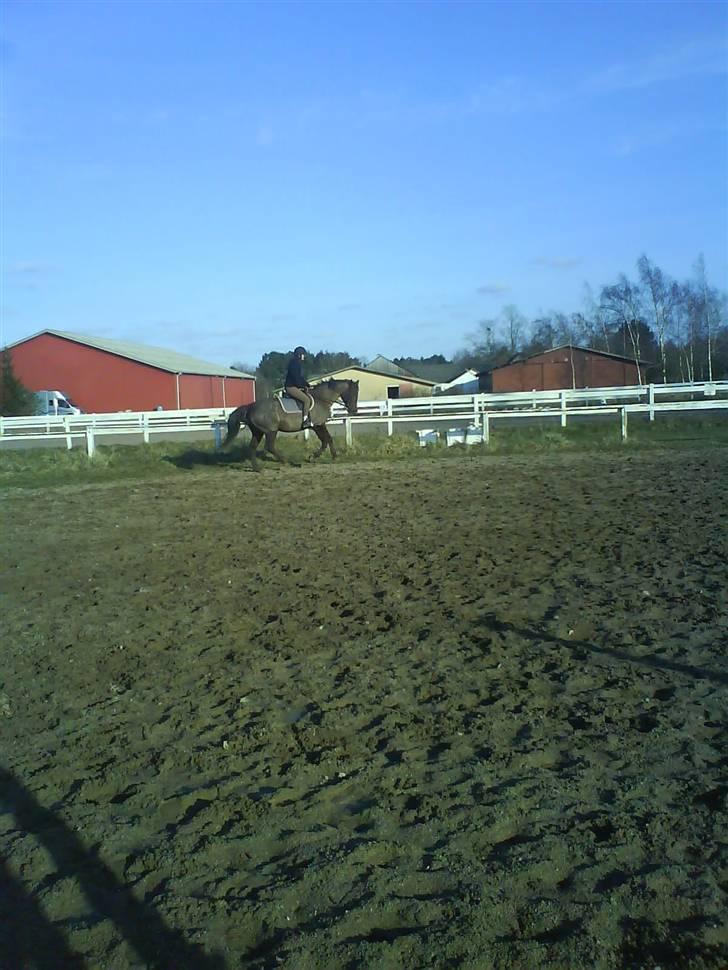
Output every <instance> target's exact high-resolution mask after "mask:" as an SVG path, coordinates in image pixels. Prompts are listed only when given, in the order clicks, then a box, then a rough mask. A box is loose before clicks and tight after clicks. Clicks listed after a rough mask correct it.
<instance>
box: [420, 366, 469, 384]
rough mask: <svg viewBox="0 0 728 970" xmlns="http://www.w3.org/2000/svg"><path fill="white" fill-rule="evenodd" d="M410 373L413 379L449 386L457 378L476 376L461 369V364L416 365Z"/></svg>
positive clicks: (464, 368)
mask: <svg viewBox="0 0 728 970" xmlns="http://www.w3.org/2000/svg"><path fill="white" fill-rule="evenodd" d="M412 373H413V374H414V376H415V377H419V378H425V379H426V380H430V381H434V382H435V383H436V384H450V383H451V382H452V381H454V380H455V378H457V377H467V376H468V375H470V376H472V377H475V376H476V373H475V371H474V370H471V369H470V368H469V367H463V365H462V364H417V365H416V367H415V369H414V371H412Z"/></svg>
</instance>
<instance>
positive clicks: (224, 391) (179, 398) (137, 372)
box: [8, 330, 255, 413]
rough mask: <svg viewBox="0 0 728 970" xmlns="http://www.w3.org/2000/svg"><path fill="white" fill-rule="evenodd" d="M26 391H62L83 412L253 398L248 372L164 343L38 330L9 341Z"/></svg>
mask: <svg viewBox="0 0 728 970" xmlns="http://www.w3.org/2000/svg"><path fill="white" fill-rule="evenodd" d="M8 349H9V351H10V355H11V359H12V362H13V370H14V372H15V376H16V377H17V378H18V380H20V381H21V382H22V383H23V384H24V385H25V386H26V387H27V388H28V389H29V390H31V391H42V390H55V391H63V392H64V393H65V394H66V395H68V397H69V398H70V399H71V400H72V401H73V403H74V404H76V405H77V406H78V407H80V408H81V409H82V410H83V411H87V412H90V413H92V412H97V413H99V412H104V411H153V410H154V409H155V408H157V407H159V406H160V405H161V407H163V408H164V410H165V411H169V410H182V409H184V410H187V409H188V408H212V407H237V406H238V405H239V404H250V403H251V402H252V401H254V400H255V378H254V377H252V376H251V375H250V374H243V373H241V371H237V370H232V369H231V368H230V367H221V366H220V365H219V364H210V363H207V362H206V361H204V360H197V359H195V358H194V357H188V356H187V355H186V354H178V353H176V352H175V351H173V350H165V349H163V348H161V347H147V346H146V345H144V344H133V343H127V342H126V341H124V340H107V339H106V338H105V337H85V336H82V335H81V334H77V333H64V332H63V331H61V330H43V331H41V332H40V333H36V334H34V335H33V336H32V337H26V339H25V340H19V341H18V342H17V343H14V344H11V345H10V346H9V348H8Z"/></svg>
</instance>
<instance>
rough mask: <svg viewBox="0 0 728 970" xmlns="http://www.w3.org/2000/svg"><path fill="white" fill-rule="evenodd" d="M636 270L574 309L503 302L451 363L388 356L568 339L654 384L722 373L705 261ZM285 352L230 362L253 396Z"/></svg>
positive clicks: (499, 356)
mask: <svg viewBox="0 0 728 970" xmlns="http://www.w3.org/2000/svg"><path fill="white" fill-rule="evenodd" d="M635 270H636V272H635V275H634V276H633V277H632V278H630V277H629V276H627V275H626V274H624V273H620V274H619V276H618V277H617V279H616V280H615V281H614V282H611V283H608V284H605V285H604V286H602V287H601V288H600V289H599V290H598V291H597V292H596V293H595V292H594V290H593V289H592V288H591V287H588V286H587V287H586V288H585V295H584V307H583V309H582V310H581V311H579V312H575V313H564V312H559V311H552V312H550V313H546V314H540V315H538V316H535V317H532V318H530V319H529V318H528V317H526V316H525V315H524V314H522V313H521V312H520V311H519V309H518V307H517V306H516V305H515V304H512V303H511V304H508V305H506V306H504V307H503V308H502V309H501V312H500V314H499V315H498V316H497V317H494V318H491V319H485V320H481V321H480V322H479V323H478V326H477V328H476V330H475V332H474V333H472V334H470V335H468V336H467V337H466V338H465V346H464V347H463V348H462V349H460V350H459V351H457V353H455V354H454V356H453V358H452V360H448V359H447V358H446V357H444V356H443V355H441V354H433V355H432V356H429V357H419V358H417V357H395V358H393V360H394V362H395V363H397V364H399V365H400V366H402V367H405V368H408V369H414V370H415V371H416V368H417V364H418V363H420V364H429V363H438V364H450V363H452V364H456V365H458V366H461V367H462V368H463V370H464V369H466V368H468V367H471V368H472V369H473V370H476V371H478V372H480V371H489V370H492V368H493V367H497V366H499V365H501V364H505V363H507V362H508V361H509V360H513V359H514V358H517V357H526V356H528V355H529V354H537V353H541V352H543V351H545V350H550V349H552V348H553V347H560V346H563V345H565V344H573V345H575V346H580V347H590V348H592V349H593V350H602V351H606V352H607V353H612V354H619V355H621V356H624V357H630V358H634V359H635V360H637V361H639V362H640V363H643V364H647V365H649V370H648V378H649V380H651V381H655V382H662V383H673V382H677V381H680V382H685V381H705V380H708V381H709V380H720V379H725V378H728V298H727V296H726V294H725V293H723V292H721V291H719V290H718V289H717V288H716V287H714V286H712V285H711V284H710V283H709V282H708V276H707V271H706V267H705V260H704V258H703V257H702V256H699V257H698V259H697V260H696V261H695V264H694V266H693V271H692V275H691V276H689V277H688V278H687V279H684V280H676V279H673V278H671V277H670V276H669V275H668V274H667V273H665V272H664V271H663V270H662V269H660V267H659V266H657V265H656V264H655V263H654V262H653V261H652V260H650V259H649V257H648V256H646V255H644V254H643V255H642V256H640V258H639V259H638V260H637V264H636V267H635ZM290 355H291V351H289V352H287V353H284V352H281V351H270V352H269V353H267V354H264V355H263V357H262V359H261V361H260V363H259V364H258V366H257V367H252V368H251V367H247V368H246V367H245V366H244V365H242V364H233V365H232V366H233V367H236V368H238V369H239V370H247V371H248V372H250V373H255V374H256V378H257V381H258V393H259V394H261V393H268V392H269V391H270V390H272V389H273V388H276V387H280V386H281V385H282V383H283V380H284V378H285V373H286V367H287V366H288V361H289V359H290ZM361 363H362V361H361V360H359V359H358V358H357V357H354V356H353V355H352V354H350V353H348V352H346V351H336V352H332V351H325V350H322V351H319V352H318V353H316V354H313V355H312V356H310V357H308V358H307V360H306V364H305V367H304V371H305V373H306V375H307V376H309V377H315V376H317V375H319V374H326V373H330V372H331V371H335V370H338V369H339V368H342V367H347V366H351V365H360V364H361Z"/></svg>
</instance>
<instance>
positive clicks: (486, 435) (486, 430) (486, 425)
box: [483, 411, 490, 445]
mask: <svg viewBox="0 0 728 970" xmlns="http://www.w3.org/2000/svg"><path fill="white" fill-rule="evenodd" d="M483 441H484V442H485V444H486V445H487V444H489V443H490V415H489V414H488V412H487V411H483Z"/></svg>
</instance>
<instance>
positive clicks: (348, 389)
mask: <svg viewBox="0 0 728 970" xmlns="http://www.w3.org/2000/svg"><path fill="white" fill-rule="evenodd" d="M341 383H342V384H345V385H346V386H345V387H344V389H343V390H342V392H341V400H342V401H343V402H344V404H345V405H346V410H347V411H348V412H349V414H356V409H357V406H358V403H359V381H342V382H341Z"/></svg>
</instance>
